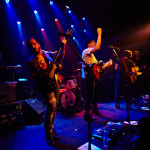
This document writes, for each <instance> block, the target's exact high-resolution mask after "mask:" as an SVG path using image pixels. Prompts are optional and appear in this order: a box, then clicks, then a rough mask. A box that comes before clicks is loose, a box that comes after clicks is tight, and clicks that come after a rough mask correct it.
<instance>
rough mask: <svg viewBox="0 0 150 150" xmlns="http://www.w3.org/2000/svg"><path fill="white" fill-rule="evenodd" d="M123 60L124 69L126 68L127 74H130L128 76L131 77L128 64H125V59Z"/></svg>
mask: <svg viewBox="0 0 150 150" xmlns="http://www.w3.org/2000/svg"><path fill="white" fill-rule="evenodd" d="M121 60H122V62H123V65H124V67H125V70H126V72H127V73H128V75H130V72H129V69H128V67H127V64H126V62H125V59H124V57H123V58H121Z"/></svg>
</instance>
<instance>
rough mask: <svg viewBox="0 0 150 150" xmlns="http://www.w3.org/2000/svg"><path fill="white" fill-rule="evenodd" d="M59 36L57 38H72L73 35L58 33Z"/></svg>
mask: <svg viewBox="0 0 150 150" xmlns="http://www.w3.org/2000/svg"><path fill="white" fill-rule="evenodd" d="M58 34H59V36H64V37H73V35H71V34H66V33H60V32H59V33H58Z"/></svg>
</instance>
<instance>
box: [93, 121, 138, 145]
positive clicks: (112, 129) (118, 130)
mask: <svg viewBox="0 0 150 150" xmlns="http://www.w3.org/2000/svg"><path fill="white" fill-rule="evenodd" d="M134 125H136V126H137V125H138V123H137V121H130V125H129V123H128V122H126V121H124V122H123V123H121V122H108V123H107V125H106V126H105V127H103V128H99V129H96V130H94V131H93V133H92V136H93V137H94V138H95V139H98V140H100V141H102V142H103V133H104V131H105V132H107V134H108V143H109V145H114V144H117V143H118V141H121V140H122V139H123V138H124V137H125V136H127V135H128V134H129V132H133V130H134V129H135V128H134V127H133V126H134ZM131 128H132V129H131ZM131 130H132V131H131ZM136 131H137V130H136Z"/></svg>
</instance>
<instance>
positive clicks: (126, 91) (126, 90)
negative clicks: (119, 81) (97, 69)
mask: <svg viewBox="0 0 150 150" xmlns="http://www.w3.org/2000/svg"><path fill="white" fill-rule="evenodd" d="M110 48H112V50H113V52H114V54H115V57H116V58H119V59H121V58H120V57H119V56H118V54H117V52H116V50H115V47H113V46H112V47H110ZM124 77H125V84H124V86H125V101H126V110H127V118H126V121H127V122H128V123H129V124H130V114H129V103H130V102H129V100H128V98H129V97H128V86H129V85H128V82H129V81H128V79H127V78H128V77H127V75H126V74H125V73H124Z"/></svg>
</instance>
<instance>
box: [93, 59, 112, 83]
mask: <svg viewBox="0 0 150 150" xmlns="http://www.w3.org/2000/svg"><path fill="white" fill-rule="evenodd" d="M110 65H112V60H111V59H110V60H109V61H108V62H106V63H104V64H103V62H101V63H98V64H92V65H91V70H92V74H93V76H94V79H96V81H99V80H100V78H101V75H102V74H103V73H104V69H105V68H106V67H108V66H110Z"/></svg>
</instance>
